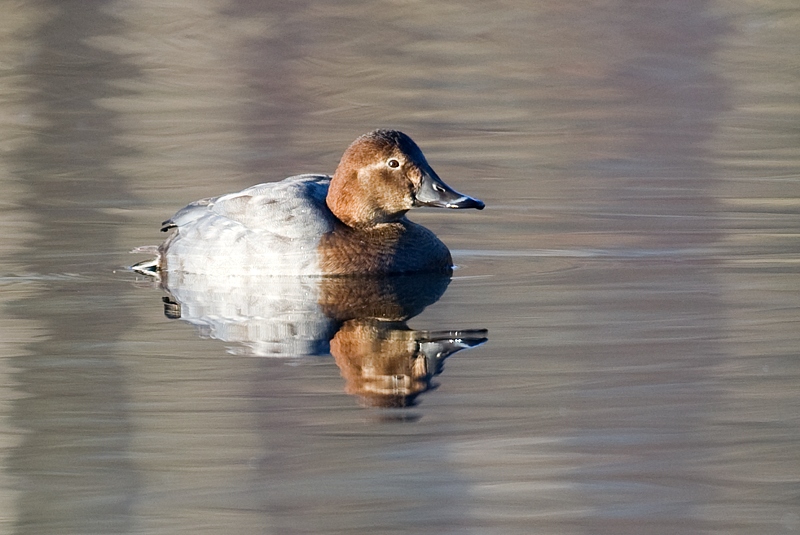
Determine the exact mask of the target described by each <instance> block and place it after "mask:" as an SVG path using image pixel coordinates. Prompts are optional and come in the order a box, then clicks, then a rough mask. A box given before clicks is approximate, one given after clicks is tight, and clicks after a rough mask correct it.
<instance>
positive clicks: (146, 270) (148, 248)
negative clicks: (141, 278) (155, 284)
mask: <svg viewBox="0 0 800 535" xmlns="http://www.w3.org/2000/svg"><path fill="white" fill-rule="evenodd" d="M131 252H132V253H137V254H154V255H155V258H151V259H150V260H143V261H141V262H137V263H136V264H134V265H132V266H131V269H132V270H133V271H135V272H136V273H140V274H142V275H147V276H148V277H156V278H159V274H158V272H159V268H158V264H159V261H160V260H161V255H160V254H159V252H158V246H157V245H145V246H144V247H137V248H136V249H134V250H133V251H131Z"/></svg>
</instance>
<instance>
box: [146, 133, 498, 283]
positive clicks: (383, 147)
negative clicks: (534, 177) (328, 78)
mask: <svg viewBox="0 0 800 535" xmlns="http://www.w3.org/2000/svg"><path fill="white" fill-rule="evenodd" d="M423 206H429V207H437V208H449V209H467V208H475V209H477V210H482V209H483V208H484V206H485V204H484V203H483V202H482V201H480V200H478V199H476V198H473V197H470V196H468V195H464V194H462V193H459V192H457V191H456V190H454V189H453V188H451V187H450V186H448V185H447V184H446V183H445V182H444V181H443V180H442V179H441V178H439V176H438V175H437V174H436V172H435V171H434V170H433V168H432V167H431V166H430V164H429V163H428V161H427V160H426V159H425V156H424V154H423V153H422V150H421V149H420V148H419V147H418V146H417V144H416V143H415V142H414V141H413V140H412V139H411V138H410V137H409V136H408V135H406V134H404V133H403V132H400V131H398V130H388V129H380V130H374V131H372V132H369V133H367V134H364V135H362V136H360V137H358V138H357V139H356V140H355V141H353V142H352V143H351V144H350V146H349V147H348V148H347V150H345V151H344V154H343V155H342V158H341V160H340V162H339V165H338V166H337V167H336V170H335V172H334V173H333V175H332V176H330V175H324V174H301V175H297V176H292V177H289V178H286V179H284V180H282V181H279V182H268V183H263V184H258V185H255V186H251V187H249V188H246V189H244V190H242V191H239V192H237V193H229V194H226V195H220V196H218V197H212V198H206V199H201V200H198V201H195V202H193V203H190V204H189V205H187V206H186V207H184V208H182V209H181V210H179V211H178V212H177V213H176V214H175V215H174V216H172V217H171V218H170V219H168V220H166V221H164V222H163V224H162V227H161V230H162V231H163V232H172V234H171V235H170V236H169V237H168V238H167V239H166V240H165V241H164V242H163V243H162V244H161V245H160V246H158V247H157V248H153V250H152V252H155V253H156V258H154V259H151V260H147V261H144V262H140V263H138V264H136V265H134V266H132V269H133V270H134V271H136V272H139V273H143V274H147V275H154V276H157V277H158V276H162V277H163V276H165V275H167V274H169V273H177V272H182V273H194V274H200V275H236V276H247V275H258V276H261V275H281V276H283V275H285V276H298V275H299V276H349V275H378V276H383V275H399V274H413V273H440V274H450V273H452V269H453V261H452V257H451V254H450V251H449V249H448V248H447V246H446V245H445V244H444V243H443V242H442V241H441V240H440V239H439V238H438V237H437V236H436V235H435V234H434V233H433V232H432V231H430V230H429V229H427V228H425V227H424V226H422V225H419V224H417V223H414V222H412V221H410V220H409V219H408V218H407V217H406V213H407V212H408V211H409V210H411V209H412V208H417V207H423ZM140 251H141V249H140Z"/></svg>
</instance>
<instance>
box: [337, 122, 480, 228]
mask: <svg viewBox="0 0 800 535" xmlns="http://www.w3.org/2000/svg"><path fill="white" fill-rule="evenodd" d="M327 203H328V207H329V208H330V209H331V211H332V212H333V213H334V214H335V215H336V217H338V218H339V219H340V220H341V221H342V222H343V223H345V224H346V225H348V226H351V227H357V228H359V227H371V226H375V225H379V224H381V223H390V222H392V221H397V220H398V219H400V218H401V217H403V215H404V214H405V213H406V212H407V211H408V210H410V209H411V208H414V207H416V206H437V207H441V208H477V209H478V210H482V209H483V207H484V204H483V202H481V201H479V200H477V199H473V198H472V197H469V196H467V195H463V194H461V193H459V192H457V191H455V190H454V189H452V188H451V187H450V186H448V185H447V184H445V183H444V182H443V181H442V179H441V178H439V176H438V175H437V174H436V172H435V171H434V170H433V169H432V168H431V166H430V165H429V164H428V162H427V160H425V156H424V155H423V154H422V151H421V150H420V149H419V147H418V146H417V144H416V143H414V141H413V140H412V139H411V138H410V137H408V136H407V135H405V134H404V133H402V132H398V131H397V130H375V131H374V132H370V133H369V134H365V135H363V136H361V137H359V138H358V139H356V140H355V141H354V142H353V143H352V144H351V145H350V146H349V147H348V148H347V150H346V151H345V152H344V155H343V156H342V160H341V162H339V166H338V167H337V168H336V173H334V175H333V179H332V180H331V185H330V189H329V190H328V197H327Z"/></svg>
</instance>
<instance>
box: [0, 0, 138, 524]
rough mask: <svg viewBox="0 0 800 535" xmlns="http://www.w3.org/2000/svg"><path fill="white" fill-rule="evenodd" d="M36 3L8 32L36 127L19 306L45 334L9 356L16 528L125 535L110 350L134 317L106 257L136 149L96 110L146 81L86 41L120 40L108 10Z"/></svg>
mask: <svg viewBox="0 0 800 535" xmlns="http://www.w3.org/2000/svg"><path fill="white" fill-rule="evenodd" d="M35 5H36V7H35V8H34V7H30V6H31V5H30V4H20V5H19V6H16V7H15V8H14V10H13V12H14V17H15V19H18V20H19V19H21V20H24V21H26V22H27V24H21V25H20V28H19V30H18V31H16V32H12V34H11V39H12V41H11V43H12V45H11V46H14V47H16V48H17V52H18V55H17V58H18V61H17V62H15V64H14V65H13V67H12V69H13V72H12V73H10V74H11V79H13V80H19V86H18V87H16V88H15V89H14V93H12V94H18V95H21V98H22V99H23V100H21V101H19V102H16V103H15V108H16V109H15V110H14V113H16V114H17V117H24V118H25V123H24V124H17V125H15V127H16V128H17V129H18V131H19V132H20V135H21V139H20V140H19V142H18V143H15V144H14V145H13V146H12V147H11V150H10V151H9V152H8V153H7V154H6V155H5V158H4V160H5V161H6V162H8V166H9V169H10V174H11V175H13V178H14V180H15V181H16V184H15V187H16V189H17V190H20V189H21V190H23V191H24V193H22V194H21V195H20V196H19V206H21V210H19V212H18V215H20V216H21V218H22V221H23V224H24V225H25V226H30V227H33V231H32V232H30V233H26V234H24V243H23V244H22V247H20V248H19V251H18V252H17V254H16V262H17V264H18V266H19V267H18V268H16V269H19V270H24V271H25V272H26V273H27V274H26V277H30V280H32V281H34V283H35V287H34V288H35V289H34V290H33V291H25V292H24V293H21V294H20V295H19V296H18V299H17V300H15V302H13V303H11V304H9V310H10V311H11V312H12V314H14V315H15V316H16V317H17V318H18V319H19V320H20V321H22V322H28V323H30V324H33V325H36V333H35V335H33V336H31V339H30V340H27V344H26V346H25V351H24V353H17V355H18V356H15V357H12V358H11V359H9V360H11V361H12V362H13V365H14V366H15V368H16V373H15V381H16V384H15V387H16V389H17V390H18V394H19V397H18V398H17V399H15V400H14V401H13V402H12V404H11V408H10V414H11V417H10V419H11V422H13V425H14V426H15V427H16V428H17V429H19V430H21V431H22V432H23V438H22V440H21V443H20V444H19V445H18V446H16V447H15V448H14V450H13V453H11V455H10V458H9V459H8V461H7V462H6V463H4V464H5V466H6V472H7V473H10V474H12V475H13V476H15V479H16V481H17V482H18V484H19V488H21V489H23V490H21V491H20V493H21V494H20V495H19V500H18V502H17V507H18V509H17V510H16V511H14V513H13V517H14V522H15V525H16V526H17V528H18V532H19V533H37V534H42V533H126V532H129V531H130V530H131V526H130V525H129V521H130V519H129V515H128V514H127V511H128V509H129V505H130V503H129V500H130V496H131V495H132V492H131V489H132V488H134V487H135V486H136V478H135V475H134V473H133V472H132V470H130V464H129V463H126V462H125V461H124V458H125V456H126V450H127V447H128V443H129V428H128V427H129V423H128V419H127V416H126V403H127V398H126V391H125V381H124V379H125V375H124V368H123V367H122V365H121V363H120V362H119V361H118V356H119V355H115V343H114V342H113V341H115V340H118V339H119V337H120V336H121V335H122V334H123V333H124V332H125V331H126V330H127V329H128V328H129V324H130V322H129V321H125V318H124V314H125V310H126V308H125V307H123V306H120V303H121V296H118V295H116V293H115V292H109V291H108V285H109V281H108V272H110V270H111V269H112V268H113V267H115V266H113V265H112V264H111V263H110V261H109V258H108V257H107V254H108V251H109V250H113V248H114V244H115V243H117V240H118V236H119V229H120V228H121V225H122V224H123V223H124V218H123V217H121V216H120V215H118V214H119V211H118V210H115V209H116V208H119V207H122V206H125V205H126V204H128V203H130V202H131V200H130V195H129V193H128V189H127V183H126V182H127V180H126V177H125V176H124V175H122V174H119V173H116V172H115V171H114V170H112V168H111V165H110V164H111V160H112V159H114V158H118V157H121V156H123V155H127V154H129V151H127V149H125V148H123V147H121V146H120V145H118V144H117V142H116V140H115V138H116V134H117V132H116V125H115V120H116V118H117V115H116V114H115V113H113V112H110V111H108V110H107V109H103V108H101V107H99V106H98V104H97V102H98V100H99V99H102V98H107V97H108V96H110V95H114V94H115V93H118V92H117V91H116V90H115V89H114V88H113V85H112V83H113V81H114V80H115V79H117V78H121V77H133V76H135V75H136V73H135V69H133V68H132V67H131V66H130V65H129V64H128V63H127V62H126V61H125V60H124V58H122V57H119V56H116V55H114V54H110V53H108V52H102V51H100V50H98V49H96V48H94V47H92V46H90V45H88V44H87V39H90V38H91V37H92V36H95V35H98V34H103V33H114V32H117V31H119V27H118V25H117V21H116V20H115V19H114V18H113V17H111V16H108V15H106V14H104V12H103V9H104V8H105V7H106V5H107V2H104V1H98V0H89V1H84V0H75V1H65V2H62V1H57V2H56V1H51V2H47V1H45V2H39V3H37V4H35ZM4 18H5V17H4ZM6 20H7V19H6ZM78 273H80V275H76V274H78ZM104 281H105V282H104ZM98 296H102V297H98ZM109 341H111V343H109ZM126 466H127V467H128V469H127V470H126ZM10 516H12V515H10Z"/></svg>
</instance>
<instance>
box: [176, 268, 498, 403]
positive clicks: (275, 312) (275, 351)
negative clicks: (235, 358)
mask: <svg viewBox="0 0 800 535" xmlns="http://www.w3.org/2000/svg"><path fill="white" fill-rule="evenodd" d="M165 275H166V276H164V277H163V278H162V280H161V285H162V287H163V288H164V289H165V290H167V291H168V292H169V293H170V294H171V297H170V298H166V299H165V302H166V306H165V313H166V315H167V316H168V317H170V318H180V319H182V320H184V321H187V322H189V323H191V324H193V325H195V326H196V327H197V328H198V330H199V331H200V333H201V335H203V336H206V337H209V338H215V339H219V340H223V341H226V342H232V343H234V344H236V345H235V346H234V347H232V348H231V351H233V352H236V353H245V354H251V355H258V356H303V355H322V354H327V353H332V354H333V356H334V358H335V360H336V363H337V365H338V366H339V367H340V369H341V372H342V376H343V377H344V378H345V379H346V381H347V387H346V390H347V392H348V393H351V394H356V395H359V396H360V397H361V398H362V399H363V400H364V401H365V402H366V403H367V404H368V405H373V406H391V407H403V406H408V405H411V404H413V402H414V399H415V398H416V397H417V396H418V395H419V394H420V393H422V392H424V391H425V390H428V389H429V388H430V387H431V383H430V381H431V378H432V377H433V376H434V375H437V374H438V373H440V372H441V364H442V362H443V361H444V359H445V358H447V357H448V356H449V355H452V354H453V353H455V352H456V351H459V350H461V349H465V348H470V347H474V346H476V345H479V344H481V343H483V342H485V341H486V331H485V330H468V331H450V332H448V331H442V332H428V331H414V330H411V329H409V327H408V326H407V325H406V324H405V321H406V320H408V319H409V318H411V317H413V316H415V315H417V314H419V313H420V312H422V310H424V309H425V307H427V306H428V305H430V304H432V303H434V302H436V301H437V300H438V299H439V298H440V297H441V296H442V294H443V293H444V291H445V290H446V289H447V286H448V284H449V283H450V277H449V276H447V275H430V274H428V275H404V276H394V277H270V276H206V275H197V274H190V273H180V272H169V273H168V274H165Z"/></svg>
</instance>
